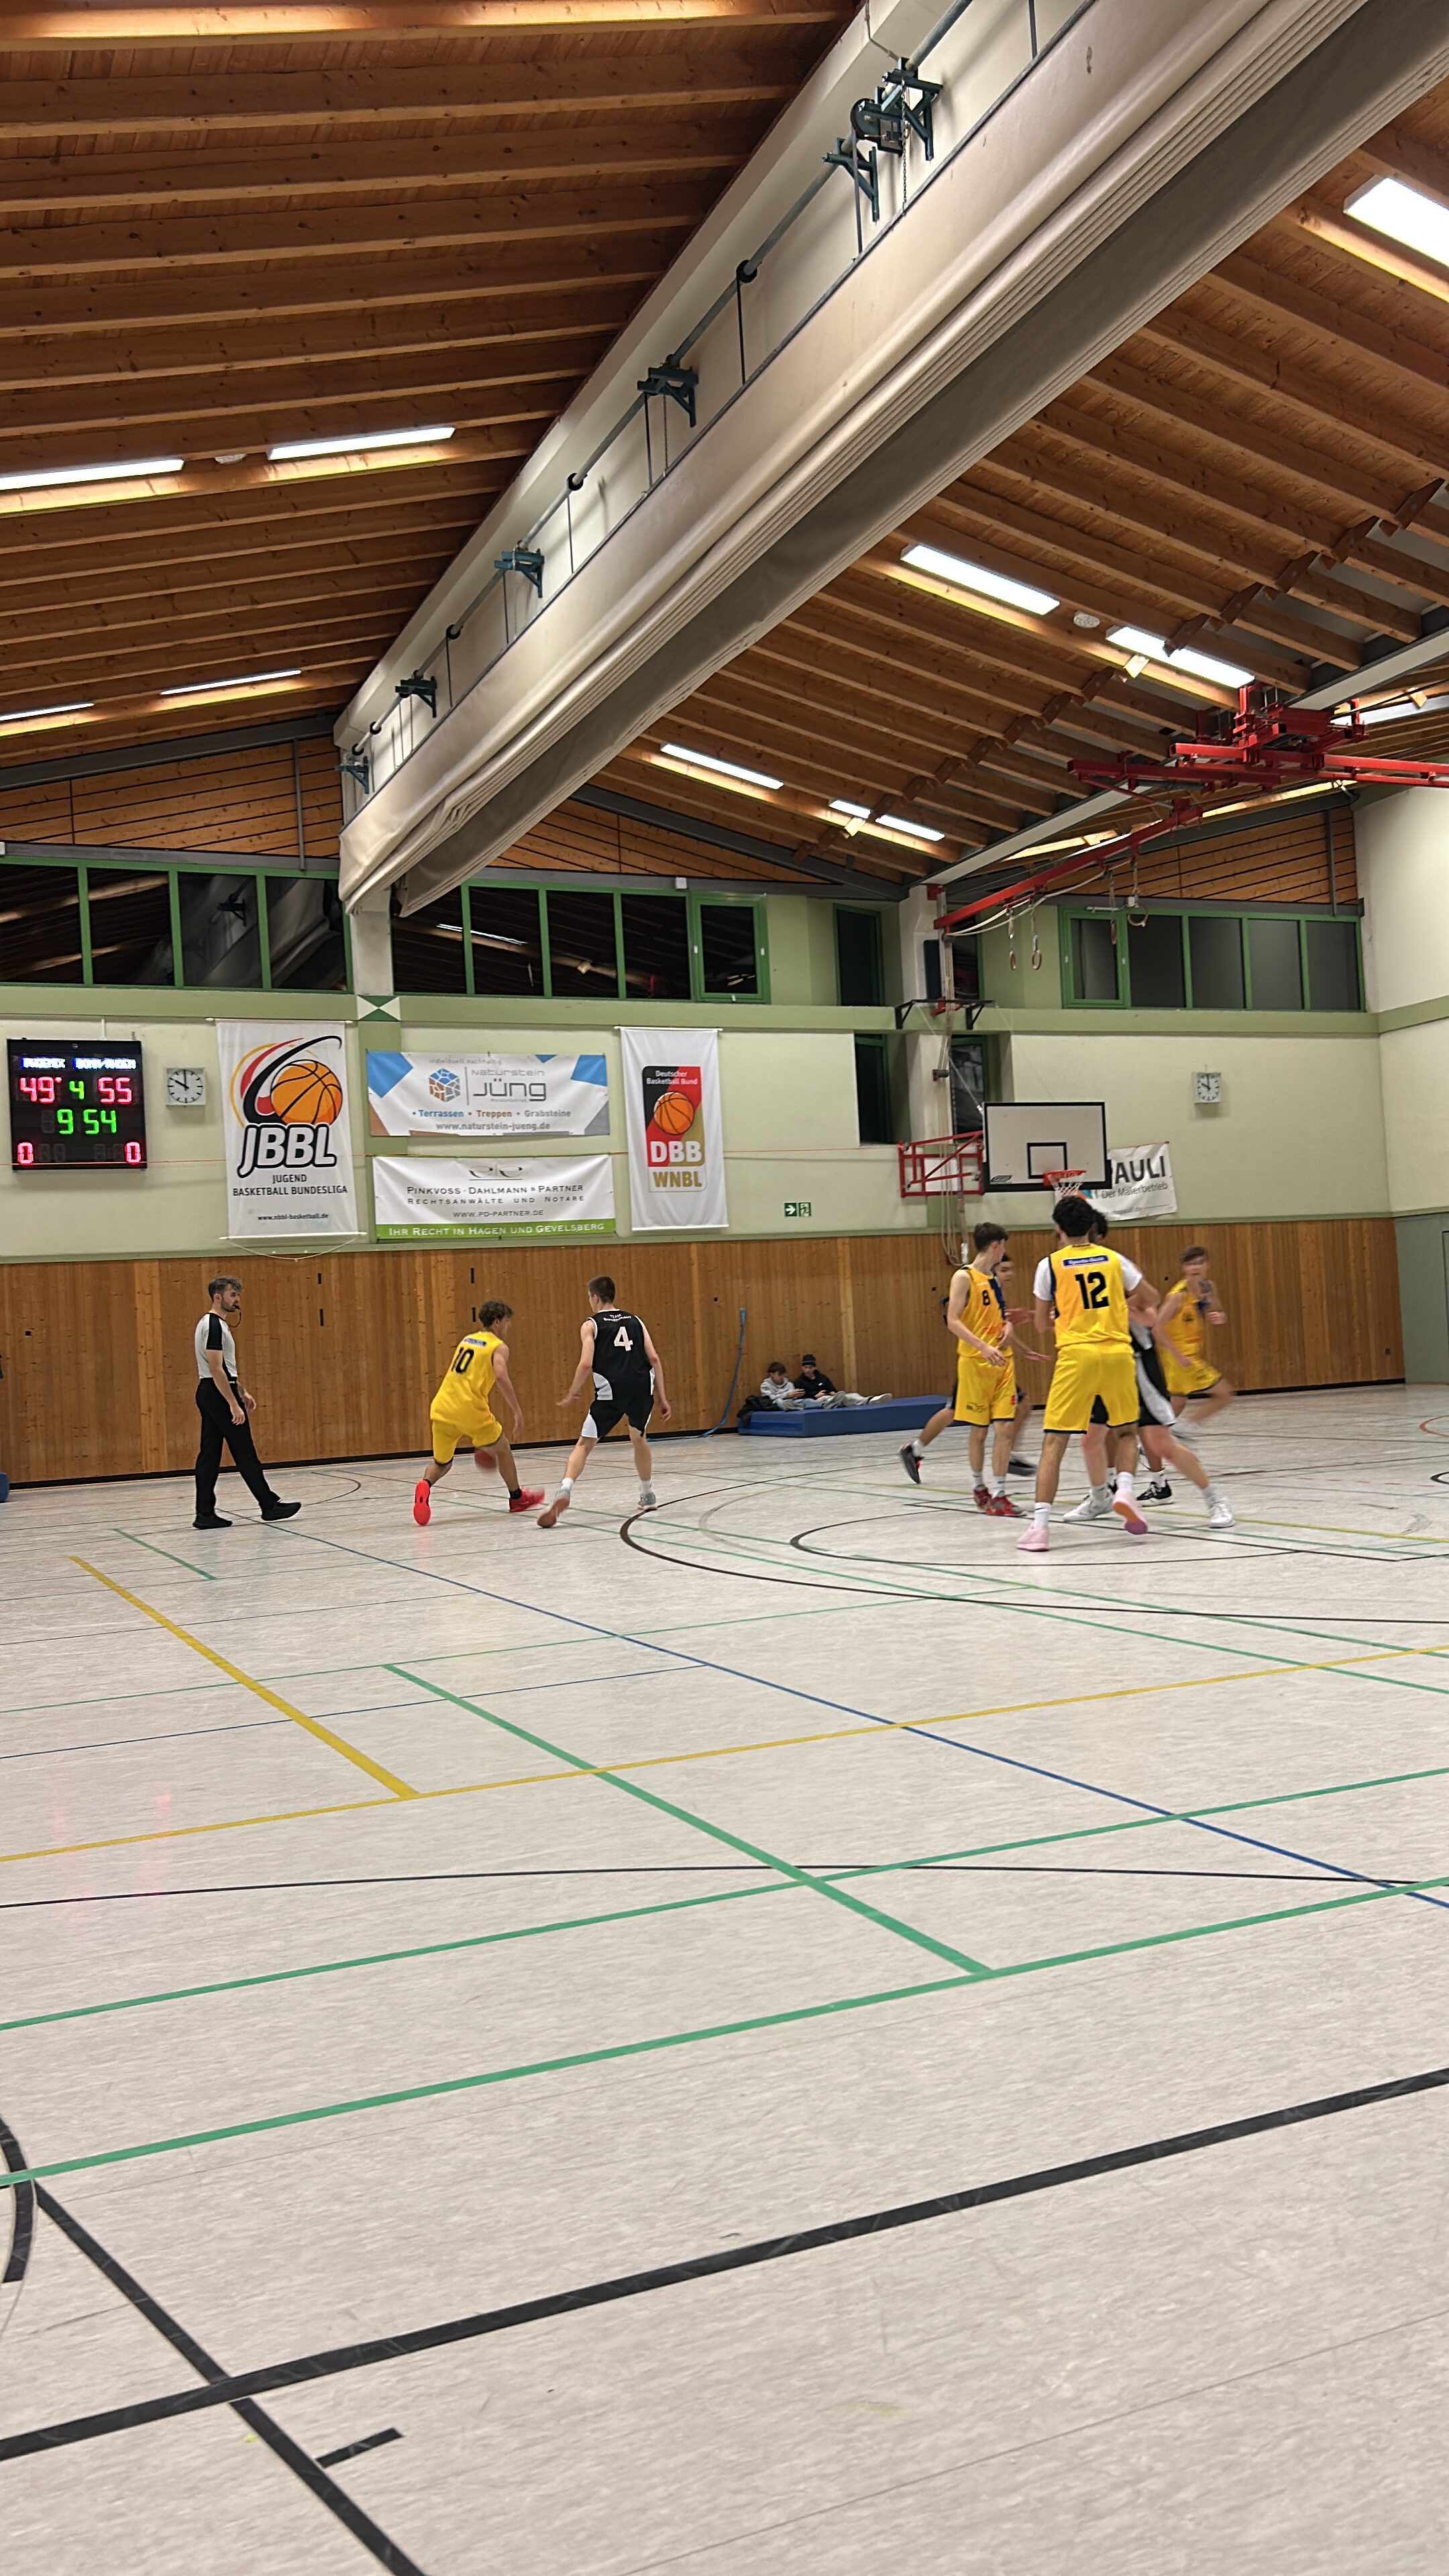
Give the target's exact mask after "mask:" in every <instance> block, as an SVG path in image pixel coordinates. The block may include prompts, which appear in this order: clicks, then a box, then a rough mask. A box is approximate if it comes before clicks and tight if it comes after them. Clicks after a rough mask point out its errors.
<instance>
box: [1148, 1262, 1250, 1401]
mask: <svg viewBox="0 0 1449 2576" xmlns="http://www.w3.org/2000/svg"><path fill="white" fill-rule="evenodd" d="M1227 1320H1228V1319H1227V1317H1226V1315H1225V1314H1224V1313H1223V1309H1222V1302H1221V1300H1220V1298H1219V1296H1218V1292H1217V1290H1216V1288H1215V1287H1214V1286H1213V1283H1212V1281H1211V1279H1210V1278H1209V1277H1208V1257H1207V1253H1206V1252H1205V1250H1204V1249H1203V1246H1202V1245H1201V1244H1200V1243H1192V1244H1189V1246H1188V1248H1187V1250H1186V1252H1185V1253H1184V1254H1183V1256H1182V1276H1181V1278H1180V1279H1179V1280H1178V1282H1177V1284H1176V1286H1175V1287H1173V1288H1169V1290H1168V1292H1167V1295H1166V1296H1165V1297H1164V1299H1163V1301H1162V1306H1161V1309H1160V1312H1159V1314H1158V1318H1157V1328H1158V1331H1159V1332H1160V1333H1163V1334H1168V1333H1170V1334H1171V1336H1172V1340H1173V1343H1174V1344H1175V1346H1176V1348H1175V1350H1168V1351H1165V1352H1164V1354H1163V1366H1164V1369H1165V1371H1166V1375H1167V1392H1168V1394H1169V1395H1170V1396H1171V1398H1172V1409H1173V1412H1174V1413H1181V1412H1182V1411H1183V1409H1184V1407H1185V1405H1186V1404H1187V1401H1188V1398H1189V1396H1194V1395H1202V1396H1206V1398H1207V1402H1206V1403H1205V1404H1204V1405H1203V1407H1202V1409H1201V1411H1200V1412H1199V1413H1198V1415H1197V1417H1196V1418H1197V1421H1198V1424H1199V1426H1201V1425H1202V1424H1204V1423H1207V1422H1211V1421H1212V1419H1213V1416H1214V1414H1217V1413H1226V1411H1227V1409H1228V1406H1229V1405H1230V1404H1231V1403H1232V1400H1233V1397H1234V1396H1235V1394H1236V1393H1237V1389H1236V1387H1232V1386H1229V1384H1228V1381H1227V1379H1226V1378H1225V1377H1224V1376H1223V1374H1222V1372H1221V1370H1220V1369H1215V1368H1214V1367H1213V1364H1212V1362H1211V1360H1210V1359H1209V1358H1208V1356H1207V1326H1208V1325H1209V1324H1225V1323H1226V1322H1227Z"/></svg>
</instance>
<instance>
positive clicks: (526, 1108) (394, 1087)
mask: <svg viewBox="0 0 1449 2576" xmlns="http://www.w3.org/2000/svg"><path fill="white" fill-rule="evenodd" d="M367 1111H368V1121H369V1124H370V1127H371V1131H372V1133H373V1135H374V1136H607V1134H608V1132H609V1076H608V1068H607V1066H606V1064H605V1061H604V1058H603V1057H602V1056H601V1055H590V1054H582V1055H581V1054H578V1053H576V1052H569V1053H567V1054H560V1055H497V1054H493V1055H386V1054H383V1053H382V1052H381V1051H380V1050H379V1049H376V1048H372V1047H369V1049H368V1053H367Z"/></svg>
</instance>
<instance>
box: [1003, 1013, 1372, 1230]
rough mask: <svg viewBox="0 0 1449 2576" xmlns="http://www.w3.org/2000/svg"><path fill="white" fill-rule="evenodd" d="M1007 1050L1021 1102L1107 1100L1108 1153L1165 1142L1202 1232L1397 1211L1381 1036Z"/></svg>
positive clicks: (1088, 1041)
mask: <svg viewBox="0 0 1449 2576" xmlns="http://www.w3.org/2000/svg"><path fill="white" fill-rule="evenodd" d="M1007 1046H1008V1049H1009V1057H1010V1092H1011V1095H1012V1096H1013V1097H1014V1098H1016V1099H1018V1100H1031V1099H1037V1100H1105V1102H1106V1104H1107V1141H1108V1143H1109V1145H1114V1146H1121V1145H1153V1144H1158V1143H1160V1142H1162V1141H1163V1140H1164V1139H1165V1140H1166V1142H1167V1144H1168V1145H1169V1146H1170V1148H1171V1151H1172V1169H1173V1177H1174V1179H1175V1182H1176V1185H1177V1201H1178V1205H1179V1207H1180V1208H1182V1209H1183V1210H1184V1212H1185V1213H1187V1214H1190V1215H1191V1216H1192V1217H1193V1219H1194V1220H1195V1221H1196V1220H1197V1219H1209V1218H1214V1217H1216V1218H1220V1219H1223V1220H1226V1219H1229V1218H1242V1219H1253V1218H1265V1217H1291V1216H1336V1215H1342V1216H1349V1215H1357V1216H1373V1215H1382V1214H1384V1213H1386V1212H1387V1211H1388V1208H1389V1204H1390V1202H1389V1196H1388V1189H1389V1179H1388V1163H1387V1156H1386V1151H1385V1141H1384V1109H1383V1102H1382V1099H1381V1095H1380V1084H1379V1056H1378V1048H1377V1046H1376V1045H1375V1043H1374V1040H1373V1038H1372V1036H1371V1035H1365V1036H1364V1037H1362V1038H1348V1037H1314V1036H1312V1035H1311V1034H1310V1029H1309V1027H1308V1026H1307V1025H1305V1026H1304V1028H1303V1030H1302V1033H1301V1034H1298V1035H1294V1036H1292V1037H1254V1036H1248V1035H1244V1036H1242V1037H1236V1036H1234V1037H1222V1036H1210V1035H1205V1034H1204V1033H1202V1032H1201V1031H1198V1032H1196V1033H1191V1032H1190V1033H1187V1034H1184V1035H1183V1036H1182V1037H1161V1036H1147V1035H1136V1034H1128V1033H1126V1032H1124V1033H1123V1034H1122V1035H1121V1036H1117V1035H1115V1034H1108V1033H1107V1032H1106V1031H1105V1030H1103V1028H1102V1026H1101V1022H1100V1021H1095V1022H1094V1023H1093V1024H1092V1026H1091V1028H1090V1029H1089V1030H1084V1031H1083V1033H1082V1035H1081V1036H1080V1037H1079V1036H1076V1035H1075V1034H1073V1035H1069V1036H1064V1035H1041V1036H1036V1035H1028V1034H1024V1033H1022V1032H1020V1031H1018V1032H1016V1033H1015V1034H1013V1035H1012V1037H1011V1038H1010V1039H1009V1040H1008V1041H1007ZM1198 1071H1213V1072H1216V1073H1220V1074H1221V1075H1222V1078H1223V1100H1222V1106H1221V1108H1218V1109H1198V1108H1196V1107H1195V1106H1194V1103H1193V1097H1192V1077H1193V1075H1194V1073H1195V1072H1198ZM1012 1204H1014V1205H1015V1206H1017V1208H1018V1210H1019V1208H1020V1202H1019V1201H1013V1202H1012Z"/></svg>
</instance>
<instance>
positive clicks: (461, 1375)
mask: <svg viewBox="0 0 1449 2576" xmlns="http://www.w3.org/2000/svg"><path fill="white" fill-rule="evenodd" d="M501 1348H502V1341H501V1337H500V1335H499V1334H497V1333H465V1334H464V1335H463V1338H462V1340H461V1342H460V1343H459V1344H458V1347H457V1349H456V1350H455V1351H454V1353H453V1357H452V1362H451V1364H450V1366H449V1369H448V1374H447V1376H446V1377H445V1378H444V1380H443V1383H442V1385H441V1386H440V1387H439V1389H438V1392H437V1394H436V1395H435V1396H434V1398H433V1401H432V1403H431V1405H430V1406H429V1408H428V1410H429V1412H430V1414H433V1415H436V1416H439V1417H440V1418H441V1419H442V1420H443V1421H444V1422H462V1423H468V1422H473V1421H476V1420H477V1419H478V1418H479V1417H480V1416H482V1415H487V1416H488V1417H489V1419H490V1420H491V1418H492V1406H491V1404H490V1402H489V1399H490V1397H491V1396H492V1393H493V1354H494V1352H495V1351H497V1350H499V1349H501Z"/></svg>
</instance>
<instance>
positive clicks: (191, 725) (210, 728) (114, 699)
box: [0, 655, 356, 796]
mask: <svg viewBox="0 0 1449 2576" xmlns="http://www.w3.org/2000/svg"><path fill="white" fill-rule="evenodd" d="M355 669H356V662H355V659H354V658H353V657H352V656H350V655H349V656H348V657H347V659H346V660H343V661H339V662H337V663H334V664H329V665H327V666H325V667H324V668H322V669H318V670H315V671H312V672H309V674H308V676H307V679H306V680H305V681H298V682H297V683H296V684H295V685H294V686H293V687H292V688H291V689H290V690H288V691H286V692H285V693H283V692H279V693H278V694H277V695H276V696H275V697H268V698H256V699H243V700H238V701H237V704H236V708H235V717H236V721H237V723H239V724H247V723H250V724H263V723H265V722H266V721H267V719H268V717H269V716H271V717H275V718H278V719H280V718H281V717H283V716H288V717H291V716H300V715H303V714H306V713H308V712H311V711H314V710H317V709H324V710H325V709H329V708H331V707H335V706H339V705H341V704H342V703H343V701H344V700H345V698H346V695H347V692H348V689H349V687H350V686H351V685H352V679H353V674H354V672H355ZM230 721H231V720H230V719H229V718H228V717H227V716H226V714H225V711H224V710H223V709H219V708H218V707H217V706H216V705H215V704H212V705H210V706H205V707H201V706H198V707H194V708H193V709H191V711H190V712H189V713H183V712H182V701H181V700H180V699H177V698H168V699H164V700H163V699H159V698H158V697H157V696H156V694H155V692H154V691H150V692H138V693H136V694H135V695H123V694H122V693H121V691H119V690H117V691H116V692H115V693H114V694H113V695H112V696H110V697H103V698H101V699H100V700H99V701H98V702H97V705H96V708H95V712H94V714H92V715H87V716H82V717H79V718H78V719H77V721H76V723H75V724H74V725H73V726H71V727H68V728H67V729H66V730H65V731H64V732H63V733H61V732H55V733H47V734H43V735H30V736H26V735H22V734H12V735H8V736H6V737H5V738H4V740H0V796H3V795H4V794H5V793H6V778H7V771H8V770H10V769H15V768H23V767H26V766H28V765H29V764H30V763H31V762H32V761H34V760H35V759H36V757H37V755H39V754H48V755H54V756H55V757H57V758H59V757H60V756H61V753H62V750H63V751H64V754H65V755H66V756H69V755H70V754H72V753H74V754H77V755H83V754H85V753H87V752H92V751H104V750H109V749H111V748H112V747H113V746H114V747H116V748H120V749H125V750H128V749H129V748H130V747H131V745H132V744H133V743H135V744H137V745H140V744H142V743H147V742H155V741H156V740H157V739H158V738H159V739H160V740H162V741H165V742H171V741H178V742H180V741H185V740H186V739H187V737H188V736H190V735H194V734H198V733H208V734H210V733H215V732H217V731H218V730H219V728H220V727H221V725H222V724H224V723H226V724H229V723H230Z"/></svg>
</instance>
